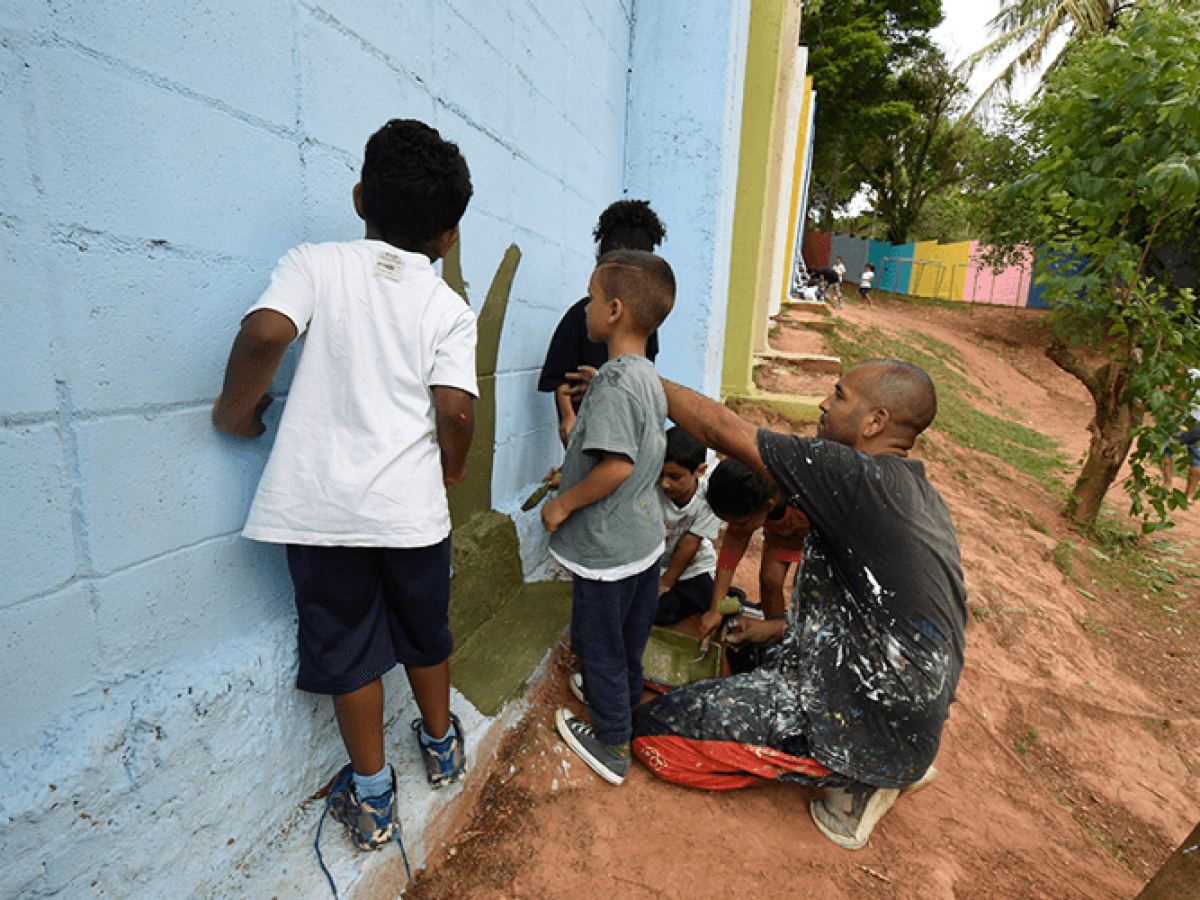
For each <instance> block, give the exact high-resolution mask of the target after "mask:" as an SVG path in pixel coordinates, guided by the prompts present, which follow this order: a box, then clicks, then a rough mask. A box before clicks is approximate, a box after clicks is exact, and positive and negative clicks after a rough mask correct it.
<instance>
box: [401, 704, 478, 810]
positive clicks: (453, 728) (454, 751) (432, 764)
mask: <svg viewBox="0 0 1200 900" xmlns="http://www.w3.org/2000/svg"><path fill="white" fill-rule="evenodd" d="M424 726H425V720H424V719H422V718H420V717H417V718H416V719H413V723H412V729H413V731H415V732H416V733H417V746H418V747H420V748H421V758H422V759H424V760H425V776H426V777H427V778H428V779H429V784H430V786H431V787H432V788H433V789H434V790H435V791H436V790H437V789H438V788H440V787H444V786H446V785H447V784H453V783H454V782H456V781H458V780H459V779H460V778H462V777H463V775H465V774H466V773H467V745H466V742H465V741H464V740H463V732H462V723H461V722H459V721H458V716H456V715H455V714H454V713H450V730H449V731H448V732H447V733H446V736H445V737H444V738H442V739H441V740H440V741H435V742H434V743H432V744H426V743H425V742H424V741H423V740H421V729H422V728H423V727H424ZM426 733H428V732H426Z"/></svg>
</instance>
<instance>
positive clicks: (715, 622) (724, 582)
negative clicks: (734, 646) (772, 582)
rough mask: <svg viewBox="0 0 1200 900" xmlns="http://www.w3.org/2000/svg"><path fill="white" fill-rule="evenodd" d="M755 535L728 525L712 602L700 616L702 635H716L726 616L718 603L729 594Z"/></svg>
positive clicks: (708, 636)
mask: <svg viewBox="0 0 1200 900" xmlns="http://www.w3.org/2000/svg"><path fill="white" fill-rule="evenodd" d="M753 536H754V532H752V531H748V530H746V529H744V528H729V527H727V528H726V529H725V536H724V537H723V538H722V539H721V549H720V550H719V551H717V572H716V574H715V575H714V576H713V596H712V603H711V605H710V606H709V608H708V612H706V613H705V614H704V615H703V616H702V617H701V618H700V631H701V635H700V636H701V637H702V638H712V637H714V636H715V635H716V633H717V629H718V628H719V627H720V625H721V621H722V619H723V618H724V617H723V616H722V615H721V611H720V610H719V609H718V605H719V604H720V602H721V601H722V600H724V599H725V598H726V597H727V596H728V595H729V588H730V587H731V586H732V585H733V573H734V572H735V571H736V570H737V563H738V562H741V559H742V557H743V556H745V555H746V548H747V547H748V546H750V538H752V537H753ZM730 562H732V563H733V568H730V567H729V563H730Z"/></svg>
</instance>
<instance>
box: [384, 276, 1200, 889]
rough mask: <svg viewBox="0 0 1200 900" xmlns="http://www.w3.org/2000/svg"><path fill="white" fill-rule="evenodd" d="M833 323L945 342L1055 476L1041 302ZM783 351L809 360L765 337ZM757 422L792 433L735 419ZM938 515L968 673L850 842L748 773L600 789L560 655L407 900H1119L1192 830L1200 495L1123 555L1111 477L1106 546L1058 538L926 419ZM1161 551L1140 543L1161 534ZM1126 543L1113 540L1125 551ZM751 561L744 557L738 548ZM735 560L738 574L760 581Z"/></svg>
mask: <svg viewBox="0 0 1200 900" xmlns="http://www.w3.org/2000/svg"><path fill="white" fill-rule="evenodd" d="M837 315H838V316H840V317H841V318H843V319H844V320H845V321H846V322H848V323H852V324H854V325H858V326H864V327H874V328H878V329H880V330H882V331H883V332H884V333H886V334H889V335H893V336H896V337H902V338H903V337H905V336H907V339H910V340H915V339H917V336H918V335H919V336H922V339H924V340H926V341H928V340H929V339H933V340H935V341H938V342H941V343H942V344H945V345H948V346H949V347H951V348H953V350H954V351H956V352H955V353H953V354H951V356H953V359H954V364H955V366H956V368H957V370H958V371H960V372H961V373H962V374H963V375H965V376H966V378H967V379H968V380H969V382H970V383H971V384H973V385H975V386H977V387H978V388H979V389H980V397H979V398H977V399H976V401H975V402H976V405H977V406H978V407H979V408H981V409H982V410H983V411H985V412H987V413H990V414H992V415H999V416H1003V417H1006V418H1008V419H1012V420H1015V421H1019V422H1021V423H1023V424H1026V425H1028V426H1030V427H1031V428H1033V429H1035V430H1036V431H1038V432H1040V433H1042V434H1044V435H1047V436H1050V437H1052V438H1053V439H1054V440H1055V441H1057V442H1058V443H1059V445H1060V448H1061V452H1062V455H1063V457H1064V459H1065V460H1066V461H1067V464H1066V468H1065V470H1064V471H1063V472H1061V473H1060V475H1059V478H1060V480H1061V481H1062V483H1063V484H1064V486H1069V485H1070V484H1071V482H1072V481H1073V478H1074V475H1075V473H1076V471H1077V470H1078V466H1079V463H1080V462H1081V461H1082V456H1083V453H1084V451H1085V450H1086V447H1087V441H1088V436H1089V435H1088V431H1087V425H1088V423H1089V421H1090V419H1091V415H1092V411H1091V403H1090V399H1089V397H1088V395H1087V393H1086V392H1085V391H1084V390H1083V388H1082V386H1081V385H1080V384H1079V383H1078V382H1076V381H1075V380H1073V379H1072V378H1071V377H1070V376H1068V375H1066V374H1065V373H1063V372H1062V371H1061V370H1059V369H1058V368H1056V367H1055V366H1054V365H1053V364H1052V363H1050V362H1049V361H1048V360H1047V359H1046V358H1045V356H1044V355H1043V347H1044V344H1045V335H1044V332H1042V331H1041V329H1040V328H1039V327H1038V322H1039V320H1040V316H1039V314H1038V313H1037V312H1036V311H1027V310H1012V309H999V308H950V307H948V306H945V305H943V306H920V305H913V304H911V303H907V302H903V301H900V300H888V299H886V298H881V299H879V300H877V301H876V307H875V308H874V309H866V308H864V307H861V306H858V305H854V304H853V303H852V302H848V306H847V308H846V309H844V310H841V311H839V312H838V313H837ZM772 344H773V346H775V347H776V348H777V349H780V350H792V351H797V352H823V351H824V349H825V348H824V347H823V346H822V345H823V339H822V338H821V336H820V335H818V334H816V333H815V332H810V331H807V330H802V329H798V328H795V327H791V326H784V327H781V328H780V329H778V334H777V335H776V336H774V337H773V339H772ZM835 378H836V376H811V375H805V374H803V373H799V372H796V371H792V370H790V369H788V368H779V369H776V370H774V371H770V372H764V373H763V375H762V383H763V384H764V386H767V387H769V388H771V389H773V390H781V391H791V392H796V393H803V394H810V395H817V394H823V393H824V392H826V391H827V390H828V388H829V387H830V386H831V385H832V384H833V382H834V380H835ZM743 414H745V415H747V416H749V417H752V418H757V420H758V421H759V422H760V423H762V424H766V425H767V426H768V427H771V428H773V429H776V430H790V431H794V432H796V433H800V434H805V433H812V432H811V428H810V427H805V426H798V425H796V424H794V423H791V422H789V421H788V420H787V419H784V418H783V417H782V416H779V415H778V414H762V413H759V412H756V411H754V410H749V411H746V410H743ZM914 455H916V456H919V457H921V458H923V459H924V460H925V461H926V464H927V466H928V470H929V473H930V478H931V480H932V482H933V483H934V485H935V486H936V487H937V488H938V490H939V491H940V492H941V493H942V495H943V497H944V498H945V499H946V502H947V503H948V505H949V506H950V509H951V511H952V513H953V514H954V518H955V522H956V525H957V527H958V532H959V539H960V542H961V547H962V558H963V568H964V571H965V573H966V579H967V586H968V590H969V593H970V610H971V616H970V625H969V627H968V631H967V655H966V668H965V670H964V672H963V676H962V681H961V684H960V687H959V695H958V702H957V703H956V704H955V705H954V707H953V708H952V712H951V716H950V719H949V722H948V723H947V727H946V731H945V735H944V738H943V743H942V749H941V753H940V755H939V757H938V760H937V766H938V768H939V769H940V770H941V777H940V778H939V779H938V780H937V781H935V782H934V783H933V784H932V785H931V786H930V787H928V788H926V789H925V790H924V791H922V792H920V793H917V794H915V795H912V796H908V797H904V798H902V799H901V800H900V801H899V802H898V803H897V804H896V806H895V807H894V808H893V809H892V811H891V812H890V813H889V814H888V815H887V816H886V817H885V818H884V819H883V821H882V822H881V823H880V825H879V826H878V827H877V828H876V830H875V833H874V835H873V836H872V838H871V841H870V844H869V845H868V846H867V847H866V848H864V849H863V850H861V851H858V852H849V851H845V850H842V849H840V848H838V847H836V846H835V845H833V844H832V843H830V842H829V841H827V840H826V839H825V838H823V837H822V836H821V835H820V833H819V832H818V831H817V830H816V828H815V827H814V826H813V824H812V822H811V820H810V818H809V814H808V804H807V801H808V800H809V799H810V798H811V797H813V796H816V795H815V793H813V792H810V791H808V790H806V789H803V788H799V787H796V786H792V785H785V784H776V783H766V782H764V783H762V784H761V785H759V786H756V787H752V788H749V789H745V790H741V791H735V792H729V793H705V792H701V791H692V790H686V789H683V788H679V787H675V786H673V785H670V784H667V783H665V782H662V781H659V780H657V779H655V778H654V777H653V776H652V775H650V773H649V772H648V771H646V770H645V769H644V768H642V767H641V766H640V765H637V764H635V765H634V767H633V770H632V771H631V773H630V777H629V778H628V780H627V781H626V783H625V784H624V785H623V786H621V787H612V786H610V785H607V784H606V783H604V782H602V781H601V780H600V779H599V778H597V777H595V776H594V775H593V774H592V773H591V772H590V770H588V769H587V767H586V766H585V765H584V764H583V763H582V762H580V761H579V760H578V759H576V758H575V757H574V756H573V754H572V753H571V752H570V751H569V750H567V749H566V747H565V746H564V745H563V744H562V742H561V741H560V740H559V739H558V737H557V736H556V734H555V732H554V723H553V714H554V710H555V708H557V707H558V706H567V707H570V708H572V709H574V710H576V711H581V707H580V706H579V704H577V703H576V702H575V701H574V700H573V698H572V697H571V695H570V693H569V691H568V690H567V687H566V680H567V678H568V676H569V673H570V669H569V662H570V656H569V653H568V652H567V650H566V648H565V647H560V648H559V649H558V650H557V651H556V653H555V656H554V658H553V661H552V665H551V669H550V672H549V674H548V677H547V678H546V679H545V680H544V681H543V682H542V683H541V684H540V685H538V686H537V687H536V688H535V689H534V691H533V694H532V703H531V711H530V714H529V715H528V716H526V718H525V719H524V720H523V721H522V723H521V724H520V726H519V727H518V728H516V729H515V730H514V731H513V732H512V733H511V734H510V735H509V736H508V738H507V739H506V741H505V742H504V744H503V746H502V748H501V751H500V752H499V753H498V754H497V759H496V761H495V763H494V764H493V766H492V768H491V771H490V772H487V773H484V772H477V773H475V774H474V775H473V776H472V777H473V778H474V779H481V780H483V779H485V781H484V783H483V786H482V788H481V790H479V792H478V794H477V797H478V800H477V803H476V804H475V806H474V808H473V809H469V810H464V813H463V816H462V819H461V827H460V828H459V829H458V831H457V833H455V834H454V835H453V836H452V838H451V839H449V840H447V842H446V844H445V845H444V846H443V847H442V848H441V850H440V851H439V852H437V853H436V854H435V855H434V856H433V858H431V859H430V861H429V864H428V865H427V867H426V869H425V870H424V871H423V872H421V873H419V874H418V877H417V883H416V885H415V886H414V887H410V888H409V890H408V891H407V892H406V894H405V896H406V897H408V898H420V900H435V898H459V897H464V898H480V900H499V898H547V900H549V898H563V897H569V898H571V900H611V898H681V900H682V898H687V900H705V898H726V897H730V896H748V897H759V898H777V897H788V898H791V897H797V898H804V897H815V898H822V900H840V898H867V897H871V898H923V900H925V898H990V900H999V898H1084V900H1098V898H1131V897H1134V896H1135V895H1136V894H1137V893H1138V891H1139V890H1140V888H1141V886H1142V885H1143V884H1144V883H1145V881H1146V880H1147V879H1148V878H1149V877H1150V876H1151V875H1152V874H1153V873H1154V872H1155V871H1156V870H1157V869H1158V867H1159V866H1160V865H1161V864H1162V862H1163V861H1164V860H1165V859H1166V858H1167V856H1168V855H1169V854H1170V852H1171V851H1172V850H1173V849H1174V848H1175V846H1176V845H1177V844H1178V843H1179V841H1181V840H1182V839H1183V838H1184V837H1185V836H1186V835H1187V834H1188V832H1189V831H1190V830H1191V828H1192V827H1193V826H1194V825H1195V824H1196V821H1197V820H1198V819H1200V727H1198V725H1200V718H1198V708H1200V699H1198V696H1200V692H1198V691H1197V688H1198V687H1200V650H1198V648H1200V641H1198V640H1197V639H1198V638H1200V581H1198V576H1200V569H1198V568H1197V563H1200V508H1196V509H1193V510H1192V511H1191V512H1190V513H1187V514H1180V515H1178V516H1177V517H1176V521H1177V523H1178V524H1177V527H1176V528H1175V529H1174V530H1172V531H1170V532H1168V533H1167V534H1166V536H1165V537H1163V536H1161V535H1160V536H1159V537H1158V538H1157V539H1156V538H1142V539H1141V541H1140V542H1139V543H1138V544H1137V546H1136V547H1134V548H1132V549H1125V548H1124V545H1123V543H1122V541H1121V540H1120V539H1121V537H1122V536H1128V535H1129V534H1130V533H1131V531H1130V529H1131V528H1132V523H1131V522H1130V521H1128V520H1127V519H1126V518H1125V516H1124V515H1123V511H1124V510H1126V509H1127V508H1128V502H1127V500H1126V498H1125V494H1124V492H1123V491H1122V490H1121V488H1120V487H1119V485H1116V486H1114V488H1113V490H1112V492H1111V493H1110V495H1109V504H1110V506H1111V507H1112V509H1113V510H1114V511H1115V512H1114V514H1113V515H1111V516H1108V517H1106V519H1105V522H1106V526H1105V532H1106V534H1108V535H1109V539H1108V540H1105V539H1104V537H1103V536H1101V537H1096V536H1094V535H1093V536H1088V535H1083V534H1080V533H1079V532H1077V531H1075V530H1073V529H1072V528H1070V527H1069V526H1068V525H1067V524H1066V522H1065V520H1064V519H1063V518H1062V516H1061V514H1060V509H1061V505H1062V498H1063V496H1064V492H1063V491H1054V490H1050V489H1047V488H1046V487H1045V486H1043V485H1041V484H1038V483H1037V482H1035V481H1033V480H1032V479H1031V478H1029V477H1027V476H1025V475H1023V474H1021V473H1020V472H1018V471H1017V470H1015V469H1013V468H1011V467H1010V466H1008V465H1006V464H1005V463H1003V462H1001V461H999V460H998V459H996V458H995V457H993V456H990V455H987V454H986V453H984V452H980V451H975V450H969V449H965V448H963V447H961V446H959V444H957V443H954V442H953V441H951V440H950V438H949V437H947V436H946V434H944V433H942V432H939V431H938V430H937V423H936V422H935V423H934V427H933V428H932V429H931V431H930V432H929V433H927V434H926V435H925V436H924V437H923V438H922V439H921V442H920V444H919V445H918V448H917V451H916V453H915V454H914ZM1156 540H1157V542H1156ZM1127 542H1128V541H1127V540H1126V543H1127ZM752 553H753V551H752ZM755 563H756V560H755V559H752V558H750V556H748V557H747V559H746V560H744V561H743V563H742V566H741V568H740V569H739V571H738V573H737V578H736V580H735V583H737V584H739V585H740V586H742V587H743V588H744V589H746V590H747V592H748V593H749V594H750V595H751V596H754V595H755V594H756V593H757V585H756V579H757V565H756V564H755Z"/></svg>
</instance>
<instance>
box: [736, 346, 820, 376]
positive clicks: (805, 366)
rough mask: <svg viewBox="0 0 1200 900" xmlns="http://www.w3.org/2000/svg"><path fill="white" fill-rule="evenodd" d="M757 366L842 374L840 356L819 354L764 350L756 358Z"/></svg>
mask: <svg viewBox="0 0 1200 900" xmlns="http://www.w3.org/2000/svg"><path fill="white" fill-rule="evenodd" d="M754 361H755V363H756V364H759V363H763V364H768V365H776V366H778V365H784V366H791V367H793V368H796V369H799V370H800V371H801V372H815V373H819V374H841V371H842V359H841V357H840V356H823V355H821V354H817V353H788V352H787V351H784V350H764V351H763V352H761V353H758V354H756V355H755V357H754Z"/></svg>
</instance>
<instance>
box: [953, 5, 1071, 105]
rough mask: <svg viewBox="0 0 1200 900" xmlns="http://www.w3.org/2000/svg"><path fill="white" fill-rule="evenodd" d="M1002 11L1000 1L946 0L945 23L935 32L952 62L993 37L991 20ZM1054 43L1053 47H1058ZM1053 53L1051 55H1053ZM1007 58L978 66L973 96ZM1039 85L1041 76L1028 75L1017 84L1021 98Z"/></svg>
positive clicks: (964, 57) (972, 91) (1018, 97)
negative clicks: (984, 65) (983, 66)
mask: <svg viewBox="0 0 1200 900" xmlns="http://www.w3.org/2000/svg"><path fill="white" fill-rule="evenodd" d="M999 11H1000V0H942V13H943V15H944V16H945V19H944V20H943V22H942V24H941V25H939V26H938V27H937V28H936V29H934V31H933V40H934V42H935V43H936V44H937V45H938V46H939V47H941V48H942V50H943V51H944V52H945V54H946V58H947V59H948V60H949V61H950V64H951V65H956V64H958V63H960V62H962V61H963V60H964V59H966V58H967V57H968V56H970V55H971V54H972V53H974V52H975V51H976V50H978V49H980V48H981V47H982V46H983V45H984V44H986V43H987V42H988V40H989V37H990V36H989V34H988V30H987V23H988V22H990V21H991V20H992V19H993V18H994V17H995V15H996V14H997V13H998V12H999ZM1055 46H1056V45H1055V44H1051V48H1052V50H1053V48H1054V47H1055ZM1053 55H1054V54H1053V52H1051V54H1050V56H1051V57H1053ZM1004 64H1005V61H1003V60H1000V61H997V62H995V63H993V64H991V65H990V66H988V67H987V68H982V69H977V70H976V71H975V74H974V75H973V76H972V77H971V81H970V88H971V99H972V100H974V99H975V98H976V97H978V96H979V95H980V93H982V92H983V89H984V88H985V87H987V86H988V85H989V84H990V83H991V82H992V79H994V78H995V77H996V76H997V75H998V74H999V73H1000V71H1001V70H1002V69H1003V68H1004ZM1036 84H1037V78H1034V77H1027V78H1025V79H1022V81H1021V82H1019V83H1018V84H1017V86H1016V95H1017V99H1024V98H1027V97H1028V96H1029V95H1030V94H1031V93H1032V92H1033V88H1034V86H1035V85H1036Z"/></svg>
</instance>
